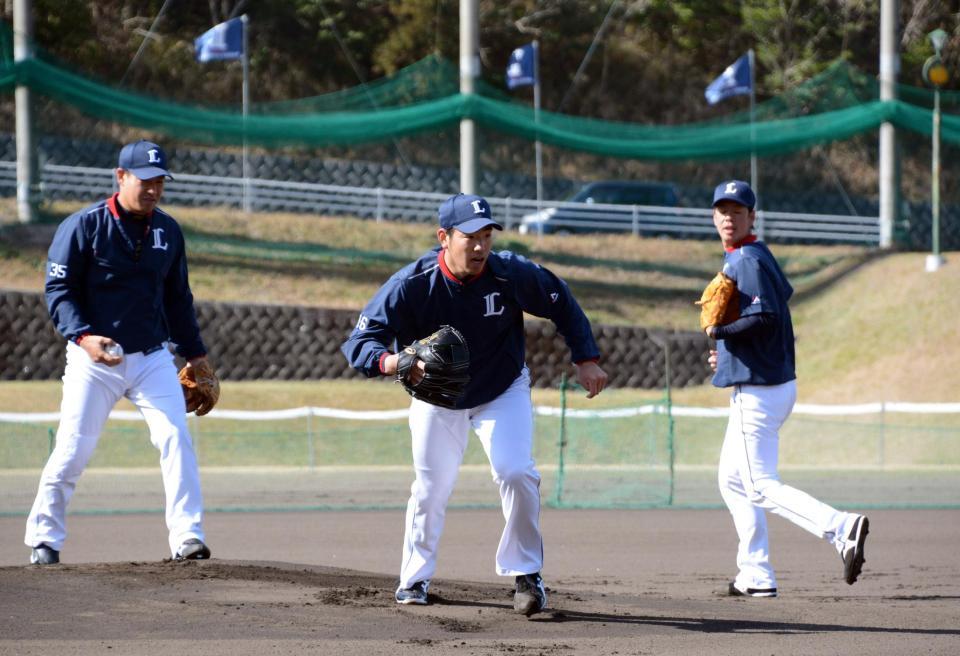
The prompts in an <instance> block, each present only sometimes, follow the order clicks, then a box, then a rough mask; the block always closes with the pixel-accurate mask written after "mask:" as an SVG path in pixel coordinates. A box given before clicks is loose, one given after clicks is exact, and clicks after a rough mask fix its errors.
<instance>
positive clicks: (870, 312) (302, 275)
mask: <svg viewBox="0 0 960 656" xmlns="http://www.w3.org/2000/svg"><path fill="white" fill-rule="evenodd" d="M77 207H78V206H77V205H67V204H58V205H56V206H55V207H54V208H52V209H51V211H50V213H49V215H48V217H49V220H48V221H47V222H45V223H42V224H39V225H35V226H18V225H15V224H11V223H10V221H9V220H8V221H0V288H6V289H20V290H32V291H40V290H41V289H42V285H43V266H44V259H45V251H46V247H47V245H48V243H49V240H50V238H51V236H52V233H53V229H54V227H55V223H56V222H57V221H58V220H59V218H58V217H63V216H66V215H67V214H69V213H70V212H71V211H73V210H74V209H76V208H77ZM12 209H13V204H12V202H10V201H7V200H6V199H4V200H0V216H7V217H9V216H12ZM168 209H170V211H171V212H172V213H173V215H174V216H176V217H177V218H178V220H180V222H181V224H182V225H183V226H184V229H185V231H186V232H187V242H188V249H189V253H190V262H191V270H190V273H191V283H192V286H193V290H194V295H195V296H196V297H197V298H198V299H200V300H217V301H226V302H246V303H287V304H302V305H309V306H317V307H337V308H350V309H359V308H360V307H362V305H363V303H364V302H365V300H366V299H367V298H369V297H370V296H371V295H372V294H373V293H374V291H375V290H376V289H377V287H378V286H379V285H380V284H381V283H382V282H383V281H384V280H385V279H386V278H387V277H388V276H389V275H390V274H391V273H392V272H393V271H395V270H396V269H397V268H399V267H400V266H402V265H403V264H404V263H406V262H407V261H409V260H411V259H413V258H414V257H416V256H417V255H418V254H420V253H422V252H423V251H424V250H426V249H428V248H430V247H431V246H432V245H433V244H434V243H435V237H434V236H433V232H434V227H433V226H431V225H426V224H407V223H392V222H387V223H375V222H371V221H360V220H355V219H345V218H323V217H317V216H310V215H290V214H274V215H243V214H240V213H233V212H231V211H229V210H222V209H216V208H208V209H195V208H168ZM497 239H498V243H497V246H496V247H497V248H507V249H510V250H514V251H516V252H520V253H523V254H527V255H529V256H530V257H531V258H532V259H534V260H535V261H538V262H541V263H542V264H544V265H545V266H548V267H549V268H550V269H551V270H553V271H555V272H556V273H557V274H559V275H560V276H562V277H563V278H564V279H565V280H567V281H568V282H569V284H570V286H571V288H572V289H573V291H574V293H575V294H576V296H577V298H578V299H579V300H580V302H581V304H582V305H583V307H584V310H585V311H586V312H587V314H588V315H589V316H590V319H591V320H592V321H593V322H595V323H614V324H633V325H643V326H648V327H657V328H667V329H678V330H695V329H696V328H697V311H696V308H695V306H694V305H693V303H692V302H693V300H695V299H696V298H698V297H699V295H700V290H701V289H702V287H703V285H704V284H705V283H706V281H707V280H709V279H710V278H711V277H712V276H713V274H714V272H716V270H717V268H718V267H719V266H720V262H721V251H720V248H719V246H718V244H717V243H715V242H713V241H681V240H668V239H642V238H635V237H632V236H626V235H595V236H578V237H571V236H546V237H542V238H540V239H538V238H536V237H533V236H522V235H517V234H513V233H504V234H501V235H498V236H497ZM772 248H773V250H774V252H775V254H776V255H777V256H778V258H780V261H781V263H782V264H783V266H784V268H785V270H786V271H787V273H788V275H789V276H790V278H791V281H792V282H793V284H794V287H795V288H796V289H797V294H796V297H795V298H794V301H793V303H792V305H791V306H792V309H793V315H794V323H795V327H796V334H797V339H798V342H797V351H798V376H799V386H800V400H801V401H803V402H808V403H815V402H820V403H843V402H869V401H879V400H885V401H917V402H919V401H943V402H949V401H956V400H960V398H958V397H960V395H958V393H957V390H960V344H958V337H960V335H958V332H960V325H958V320H957V316H956V311H955V310H954V309H953V308H952V306H951V305H949V304H948V303H947V301H948V298H949V295H950V293H951V292H952V291H954V290H957V289H960V253H953V254H950V253H948V254H947V255H946V258H947V265H946V266H945V267H944V268H942V269H941V270H940V271H938V272H936V273H926V272H925V271H924V254H921V253H897V254H891V255H886V256H879V257H873V254H871V253H870V252H868V251H866V250H864V249H862V248H858V247H852V246H785V245H779V244H773V245H772ZM724 398H725V393H724V392H722V391H720V390H712V389H710V388H701V389H695V390H684V391H683V393H682V399H679V400H680V402H684V403H686V402H691V403H699V404H708V405H715V404H722V403H723V402H724Z"/></svg>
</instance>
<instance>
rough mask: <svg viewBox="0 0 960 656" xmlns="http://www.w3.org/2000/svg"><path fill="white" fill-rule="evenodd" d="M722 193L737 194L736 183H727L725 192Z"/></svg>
mask: <svg viewBox="0 0 960 656" xmlns="http://www.w3.org/2000/svg"><path fill="white" fill-rule="evenodd" d="M723 193H725V194H735V193H737V183H736V182H728V183H727V190H726V191H724V192H723Z"/></svg>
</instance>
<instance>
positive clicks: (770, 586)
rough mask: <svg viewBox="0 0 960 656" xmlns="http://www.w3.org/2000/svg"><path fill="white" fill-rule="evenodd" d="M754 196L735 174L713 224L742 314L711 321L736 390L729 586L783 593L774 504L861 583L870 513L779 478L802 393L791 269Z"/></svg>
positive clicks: (728, 382) (722, 365)
mask: <svg viewBox="0 0 960 656" xmlns="http://www.w3.org/2000/svg"><path fill="white" fill-rule="evenodd" d="M755 205H756V196H755V194H754V193H753V190H752V189H751V188H750V185H748V184H747V183H745V182H741V181H740V180H731V181H729V182H724V183H722V184H720V185H719V186H717V188H716V190H715V191H714V194H713V223H714V225H715V226H716V228H717V233H718V234H719V235H720V241H721V242H722V243H723V248H724V250H725V251H726V255H725V256H724V264H723V273H725V274H726V275H727V276H728V277H730V278H732V279H733V280H734V281H736V284H737V290H738V298H735V299H734V300H733V302H737V303H739V307H740V318H739V319H737V320H736V321H734V322H732V323H729V324H726V325H724V326H707V327H706V329H705V330H706V333H707V335H708V336H710V337H712V338H714V339H716V340H717V348H716V350H711V351H710V357H709V359H708V361H709V364H710V366H711V368H712V369H713V370H714V371H715V372H716V373H715V374H714V376H713V384H714V385H716V386H717V387H732V388H733V392H732V395H731V397H730V420H729V422H728V424H727V432H726V436H725V437H724V440H723V447H722V449H721V452H720V467H719V475H718V480H719V484H720V493H721V495H722V496H723V500H724V502H726V504H727V508H729V509H730V513H731V514H732V515H733V523H734V526H735V527H736V530H737V535H738V536H739V539H740V546H739V550H738V552H737V566H738V567H739V572H738V574H737V576H736V578H735V579H734V580H733V581H732V582H731V583H730V584H729V586H728V588H727V592H728V593H729V594H731V595H733V596H750V597H776V596H777V580H776V577H775V575H774V572H773V567H772V566H771V565H770V554H769V544H768V538H767V520H766V514H765V511H766V510H770V511H772V512H774V513H776V514H778V515H780V516H781V517H785V518H786V519H788V520H790V521H791V522H793V523H794V524H796V525H797V526H800V527H801V528H804V529H806V530H807V531H809V532H811V533H813V534H814V535H816V536H817V537H819V538H822V539H825V540H827V541H828V542H830V543H831V544H832V545H834V547H835V548H836V549H837V552H838V553H839V554H840V557H841V559H842V561H843V576H844V580H845V581H846V582H847V583H849V584H853V583H854V582H856V580H857V577H858V576H859V575H860V571H861V569H862V567H863V562H864V542H865V540H866V537H867V533H868V527H869V522H868V520H867V518H866V517H864V516H862V515H857V514H854V513H848V512H842V511H839V510H836V509H834V508H831V507H830V506H828V505H826V504H825V503H822V502H820V501H818V500H816V499H814V498H813V497H811V496H810V495H809V494H807V493H805V492H802V491H800V490H798V489H796V488H793V487H790V486H788V485H784V484H783V483H781V482H780V477H779V474H778V473H777V459H778V450H779V430H780V426H782V425H783V423H784V422H785V421H786V419H787V417H788V416H789V415H790V413H791V411H792V410H793V405H794V402H795V401H796V397H797V386H796V374H795V371H794V337H793V324H792V322H791V319H790V309H789V307H788V306H787V301H789V300H790V296H791V295H792V294H793V288H792V287H791V286H790V283H789V281H788V280H787V277H786V275H784V273H783V271H782V270H781V269H780V265H779V264H778V263H777V260H776V259H775V258H774V257H773V254H772V253H771V252H770V249H768V248H767V246H766V244H764V243H763V242H761V241H758V240H757V238H756V236H755V235H753V234H751V231H752V229H753V223H754V221H755V220H756V212H755V211H754V206H755Z"/></svg>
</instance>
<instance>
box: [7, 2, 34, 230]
mask: <svg viewBox="0 0 960 656" xmlns="http://www.w3.org/2000/svg"><path fill="white" fill-rule="evenodd" d="M32 57H33V9H32V7H31V6H30V0H14V4H13V61H14V64H18V63H20V62H22V61H25V60H27V59H31V58H32ZM30 93H31V92H30V87H28V86H24V85H22V84H17V88H16V92H15V100H14V102H15V107H16V109H15V112H16V123H17V127H16V139H17V218H18V219H19V220H20V222H21V223H33V222H34V221H36V220H37V215H38V211H37V208H38V205H39V203H40V179H39V176H38V175H37V149H36V145H35V143H34V135H33V102H32V100H31V97H30Z"/></svg>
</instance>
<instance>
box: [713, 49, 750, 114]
mask: <svg viewBox="0 0 960 656" xmlns="http://www.w3.org/2000/svg"><path fill="white" fill-rule="evenodd" d="M752 77H753V76H752V75H751V74H750V55H749V53H748V54H746V55H744V56H743V57H741V58H740V59H738V60H737V61H735V62H733V63H732V64H730V65H729V66H727V70H725V71H724V72H723V73H721V75H720V77H718V78H717V79H716V80H714V81H713V82H711V83H710V86H708V87H707V90H706V91H704V92H703V95H704V96H706V97H707V102H708V103H710V104H711V105H716V104H717V103H718V102H720V101H721V100H724V99H726V98H729V97H730V96H741V95H744V94H748V93H750V92H751V91H752V90H753V80H752Z"/></svg>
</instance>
